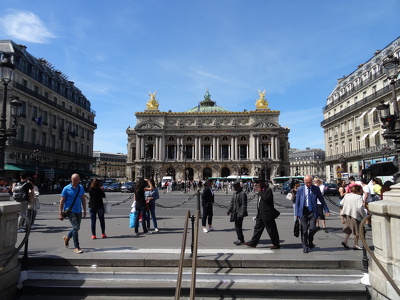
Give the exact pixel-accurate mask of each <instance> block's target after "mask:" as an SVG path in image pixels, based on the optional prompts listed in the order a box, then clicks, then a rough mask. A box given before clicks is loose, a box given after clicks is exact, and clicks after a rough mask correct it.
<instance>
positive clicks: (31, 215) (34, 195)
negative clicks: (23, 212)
mask: <svg viewBox="0 0 400 300" xmlns="http://www.w3.org/2000/svg"><path fill="white" fill-rule="evenodd" d="M28 182H29V183H30V184H32V186H33V189H32V190H30V191H29V200H28V219H29V222H30V223H31V229H35V220H36V214H37V211H38V209H39V208H40V203H39V194H40V193H39V188H38V187H37V186H36V185H35V183H34V180H33V179H32V178H31V177H28Z"/></svg>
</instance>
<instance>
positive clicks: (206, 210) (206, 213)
mask: <svg viewBox="0 0 400 300" xmlns="http://www.w3.org/2000/svg"><path fill="white" fill-rule="evenodd" d="M212 217H213V209H212V206H211V207H207V206H206V207H204V206H203V217H202V218H201V225H202V226H203V227H206V224H208V225H212ZM207 219H208V222H207Z"/></svg>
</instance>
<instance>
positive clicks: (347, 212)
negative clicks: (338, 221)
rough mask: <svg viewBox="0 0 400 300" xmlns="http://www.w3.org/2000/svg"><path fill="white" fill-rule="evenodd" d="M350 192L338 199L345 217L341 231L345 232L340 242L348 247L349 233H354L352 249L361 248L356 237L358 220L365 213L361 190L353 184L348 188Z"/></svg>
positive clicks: (358, 234) (358, 225)
mask: <svg viewBox="0 0 400 300" xmlns="http://www.w3.org/2000/svg"><path fill="white" fill-rule="evenodd" d="M350 191H351V193H347V194H346V195H345V196H344V198H343V199H342V200H341V201H340V204H341V205H342V207H343V208H342V216H343V217H344V219H345V225H344V228H343V232H344V233H345V234H346V235H345V237H344V240H343V242H342V246H343V247H344V248H345V249H350V247H349V246H348V244H347V242H348V240H349V237H350V234H351V233H353V235H354V246H353V249H354V250H362V248H361V247H360V246H358V239H359V236H360V233H359V228H360V222H361V221H362V219H363V218H365V216H366V213H365V210H364V201H363V190H362V187H361V186H360V185H354V186H352V187H351V189H350Z"/></svg>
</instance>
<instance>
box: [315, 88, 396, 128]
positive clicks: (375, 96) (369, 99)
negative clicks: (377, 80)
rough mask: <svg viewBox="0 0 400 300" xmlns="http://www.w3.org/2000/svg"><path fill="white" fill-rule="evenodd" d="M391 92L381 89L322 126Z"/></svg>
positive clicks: (326, 121)
mask: <svg viewBox="0 0 400 300" xmlns="http://www.w3.org/2000/svg"><path fill="white" fill-rule="evenodd" d="M395 87H396V88H399V87H400V80H398V81H397V82H396V84H395ZM390 93H391V90H390V86H385V87H384V88H383V89H380V90H379V91H377V92H375V93H373V94H371V95H369V96H367V97H365V98H364V99H362V100H359V101H357V102H356V103H354V104H353V105H350V106H349V107H346V108H345V109H343V110H342V111H340V112H338V113H337V114H335V115H333V116H331V117H329V118H327V119H325V120H323V121H322V122H321V126H322V127H324V126H325V125H327V124H329V123H331V122H334V121H336V120H337V119H339V118H341V117H343V116H345V115H347V114H350V113H354V111H355V110H356V109H357V108H359V107H362V106H365V105H366V104H369V103H372V102H374V101H375V100H376V99H379V98H382V96H385V95H387V94H390Z"/></svg>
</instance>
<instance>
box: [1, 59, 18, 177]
mask: <svg viewBox="0 0 400 300" xmlns="http://www.w3.org/2000/svg"><path fill="white" fill-rule="evenodd" d="M14 69H15V66H14V65H13V64H12V63H11V61H10V60H9V59H8V57H6V56H5V55H4V54H3V55H2V60H1V62H0V80H1V81H2V82H3V86H4V88H3V89H4V91H3V105H2V110H1V116H0V172H2V171H4V164H5V148H6V142H7V140H8V138H9V137H12V136H17V130H16V128H15V127H16V126H17V125H18V122H17V117H18V116H19V114H20V108H21V106H22V103H21V102H20V101H19V100H18V98H16V99H14V100H13V101H11V103H10V104H11V115H12V116H13V117H14V125H13V126H12V128H9V129H7V88H8V84H9V83H10V81H11V79H12V75H13V71H14Z"/></svg>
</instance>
